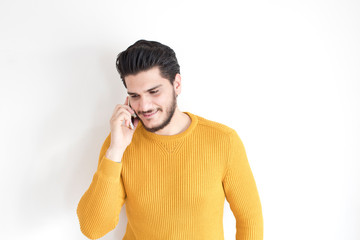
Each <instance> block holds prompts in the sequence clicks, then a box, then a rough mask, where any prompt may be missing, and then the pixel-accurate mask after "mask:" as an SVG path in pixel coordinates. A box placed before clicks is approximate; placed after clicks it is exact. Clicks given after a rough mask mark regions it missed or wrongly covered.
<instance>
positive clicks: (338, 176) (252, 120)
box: [0, 0, 360, 240]
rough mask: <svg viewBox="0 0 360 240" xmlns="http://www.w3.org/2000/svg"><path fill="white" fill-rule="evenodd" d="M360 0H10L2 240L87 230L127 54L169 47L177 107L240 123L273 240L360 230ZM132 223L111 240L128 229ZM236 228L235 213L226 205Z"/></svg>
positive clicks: (1, 10) (1, 60)
mask: <svg viewBox="0 0 360 240" xmlns="http://www.w3.org/2000/svg"><path fill="white" fill-rule="evenodd" d="M359 13H360V3H359V1H355V0H354V1H345V0H343V1H340V0H338V1H321V0H303V1H276V0H275V1H265V0H261V1H242V2H241V3H239V1H228V0H224V1H177V2H172V1H165V0H164V1H134V0H132V1H85V0H79V1H70V0H63V1H49V0H37V1H25V0H23V1H19V0H17V1H16V0H12V1H10V0H9V1H6V0H5V1H4V0H3V1H1V2H0V29H1V37H0V80H1V85H0V96H1V99H0V106H1V109H0V110H1V118H0V136H1V137H0V141H1V142H0V148H1V149H0V150H1V153H2V163H1V169H2V171H1V174H0V177H1V179H0V180H1V181H0V184H1V185H0V187H1V200H0V201H1V205H0V206H1V209H0V210H1V214H0V221H1V222H0V226H1V238H2V239H37V240H38V239H53V240H56V239H86V238H85V237H84V236H83V235H82V234H81V232H80V229H79V224H78V219H77V216H76V206H77V204H78V201H79V200H80V197H81V196H82V194H83V193H84V192H85V190H86V189H87V188H88V186H89V185H90V182H91V179H92V176H93V174H94V173H95V170H96V166H97V161H98V154H99V151H100V147H101V145H102V143H103V141H104V139H105V137H106V136H107V134H108V133H109V131H110V127H109V119H110V117H111V114H112V111H113V108H114V106H115V105H116V104H117V103H123V101H124V100H125V89H124V87H123V85H122V83H121V80H120V78H119V75H118V73H117V72H116V69H115V58H116V55H117V54H118V53H119V52H120V51H123V50H125V48H126V47H128V46H129V45H130V44H132V43H134V42H135V41H136V40H138V39H141V38H144V39H148V40H156V41H160V42H162V43H164V44H167V45H169V46H170V47H172V48H173V49H174V50H175V52H176V53H177V56H178V60H179V63H180V66H181V73H182V81H183V92H182V94H181V95H180V96H179V98H178V101H179V107H180V109H181V110H182V111H190V112H193V113H195V114H197V115H201V116H203V117H205V118H208V119H211V120H214V121H218V122H221V123H224V124H226V125H228V126H230V127H232V128H234V129H236V130H237V132H238V134H239V136H240V137H241V139H242V140H243V142H244V144H245V148H246V151H247V155H248V158H249V161H250V165H251V167H252V170H253V173H254V176H255V179H256V182H257V185H258V189H259V193H260V197H261V202H262V205H263V215H264V225H265V231H264V235H265V237H264V239H265V240H288V239H292V240H296V239H301V240H303V239H314V240H317V239H328V240H332V239H347V240H357V239H360V230H359V224H360V207H359V202H360V191H359V189H360V181H359V180H360V178H359V176H358V173H359V170H360V164H359V160H360V151H359V147H360V145H359V144H360V138H359V137H360V134H359V133H360V128H359V122H360V110H359V109H360V104H359V103H360V101H359V100H360V99H359V92H360V84H359V82H360V81H359V80H360V57H359V56H360V45H359V43H360V32H359V29H360V14H359ZM120 221H121V223H120V224H119V225H118V227H117V228H116V230H114V231H112V232H110V233H109V234H108V235H106V236H105V237H104V238H103V239H107V240H115V239H122V236H123V235H124V232H125V225H126V221H127V219H126V214H125V206H124V207H123V209H122V212H121V217H120ZM224 230H225V238H226V239H229V240H230V239H235V237H234V235H235V221H234V218H233V215H232V213H231V211H230V208H229V206H228V204H227V203H226V204H225V213H224Z"/></svg>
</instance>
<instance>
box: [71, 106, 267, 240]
mask: <svg viewBox="0 0 360 240" xmlns="http://www.w3.org/2000/svg"><path fill="white" fill-rule="evenodd" d="M184 113H186V114H187V115H189V116H190V118H191V124H190V126H189V127H188V128H187V129H186V130H185V131H183V132H181V133H179V134H176V135H171V136H167V135H166V136H165V135H158V134H155V133H151V132H149V131H147V130H145V128H144V127H143V126H142V124H141V122H139V125H138V126H137V128H136V130H135V132H134V135H133V139H132V141H131V143H130V145H129V146H128V147H127V148H126V150H125V152H124V155H123V157H122V160H121V162H120V163H118V162H115V161H112V160H110V159H108V158H106V157H105V153H106V151H107V149H108V148H109V146H110V142H111V133H110V134H109V135H108V136H107V138H106V140H105V142H104V143H103V145H102V148H101V151H100V156H99V162H98V167H97V171H96V172H95V174H94V176H93V178H92V182H91V184H90V187H89V188H88V189H87V191H86V192H85V193H84V195H83V196H82V198H81V199H80V202H79V204H78V207H77V215H78V218H79V222H80V229H81V231H82V233H83V234H84V235H85V236H86V237H88V238H90V239H98V238H100V237H102V236H104V235H105V234H107V233H108V232H109V231H111V230H113V229H114V228H115V227H116V225H117V224H118V222H119V214H120V210H121V208H122V206H123V204H124V203H125V209H126V215H127V219H128V223H127V227H126V232H125V235H124V237H123V240H135V239H140V240H162V239H164V240H173V239H179V240H180V239H181V240H212V239H213V240H220V239H224V230H223V209H224V200H225V198H226V200H227V201H228V202H229V205H230V208H231V210H232V212H233V214H234V216H235V218H236V239H237V240H240V239H241V240H250V239H251V240H255V239H256V240H260V239H261V240H262V239H263V216H262V209H261V203H260V198H259V194H258V190H257V187H256V183H255V180H254V177H253V174H252V171H251V169H250V165H249V162H248V159H247V156H246V153H245V148H244V145H243V143H242V141H241V139H240V138H239V136H238V134H237V133H236V131H235V130H234V129H232V128H230V127H227V126H225V125H223V124H220V123H217V122H214V121H210V120H207V119H205V118H202V117H200V116H197V115H194V114H192V113H189V112H184ZM120 224H122V223H120ZM234 227H235V226H234Z"/></svg>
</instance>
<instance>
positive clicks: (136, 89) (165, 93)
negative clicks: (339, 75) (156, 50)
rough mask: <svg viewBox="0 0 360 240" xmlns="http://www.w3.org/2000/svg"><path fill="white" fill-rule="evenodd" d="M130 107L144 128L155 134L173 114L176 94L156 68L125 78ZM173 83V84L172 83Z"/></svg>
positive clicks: (166, 123)
mask: <svg viewBox="0 0 360 240" xmlns="http://www.w3.org/2000/svg"><path fill="white" fill-rule="evenodd" d="M125 82H126V85H127V90H128V94H129V96H130V97H129V100H130V105H131V107H132V108H133V109H134V111H135V112H136V114H137V115H138V117H139V118H140V121H141V123H142V125H143V126H144V128H145V129H146V130H147V131H149V132H156V131H159V130H161V129H163V128H164V127H166V126H167V125H168V124H169V123H170V121H171V119H172V117H173V115H174V112H175V109H176V106H177V103H176V96H175V95H176V92H175V88H174V86H173V85H171V83H170V81H169V80H168V79H166V78H163V77H162V76H161V75H160V70H159V68H158V67H154V68H151V69H150V70H147V71H143V72H140V73H138V74H136V75H129V76H126V77H125ZM174 83H175V82H174Z"/></svg>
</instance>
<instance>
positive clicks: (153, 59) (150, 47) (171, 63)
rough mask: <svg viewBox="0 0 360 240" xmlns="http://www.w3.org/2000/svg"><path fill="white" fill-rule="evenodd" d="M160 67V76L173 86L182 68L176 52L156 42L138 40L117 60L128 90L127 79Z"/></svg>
mask: <svg viewBox="0 0 360 240" xmlns="http://www.w3.org/2000/svg"><path fill="white" fill-rule="evenodd" d="M156 66H157V67H159V69H160V75H161V76H162V77H163V78H166V79H168V80H169V81H170V83H171V84H173V82H174V80H175V76H176V74H177V73H180V66H179V64H178V61H177V59H176V55H175V52H174V50H172V49H171V48H170V47H168V46H166V45H164V44H161V43H159V42H155V41H147V40H143V39H142V40H138V41H137V42H135V43H134V44H133V45H131V46H130V47H128V48H127V49H126V50H125V51H123V52H121V53H119V54H118V55H117V58H116V70H117V71H118V72H119V74H120V77H121V79H122V82H123V84H124V86H125V88H127V86H126V83H125V77H126V76H128V75H132V74H137V73H139V72H141V71H146V70H149V69H150V68H152V67H156Z"/></svg>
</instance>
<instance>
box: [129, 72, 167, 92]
mask: <svg viewBox="0 0 360 240" xmlns="http://www.w3.org/2000/svg"><path fill="white" fill-rule="evenodd" d="M125 82H126V86H127V89H128V90H129V92H139V91H143V90H147V89H149V88H152V87H155V86H158V85H160V84H161V85H162V86H168V85H171V84H170V81H169V80H168V79H166V78H163V77H162V76H161V75H160V70H159V67H153V68H151V69H149V70H146V71H141V72H139V73H138V74H135V75H128V76H126V77H125Z"/></svg>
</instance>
